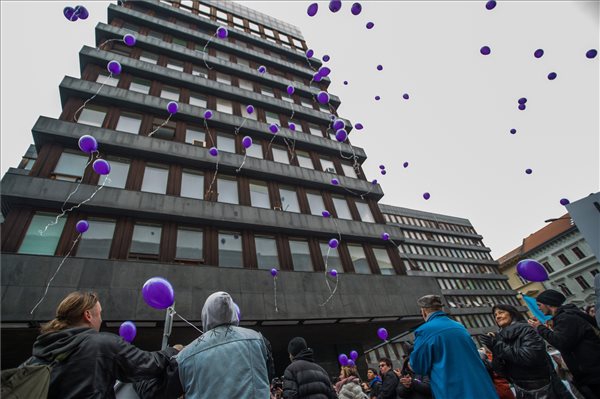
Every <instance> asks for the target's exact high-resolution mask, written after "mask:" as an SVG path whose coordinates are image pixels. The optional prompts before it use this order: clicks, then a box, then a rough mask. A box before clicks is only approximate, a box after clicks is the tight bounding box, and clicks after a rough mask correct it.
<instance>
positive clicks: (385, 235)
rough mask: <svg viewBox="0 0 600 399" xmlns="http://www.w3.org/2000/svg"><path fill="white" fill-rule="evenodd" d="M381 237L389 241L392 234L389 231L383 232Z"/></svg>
mask: <svg viewBox="0 0 600 399" xmlns="http://www.w3.org/2000/svg"><path fill="white" fill-rule="evenodd" d="M381 239H382V240H383V241H387V240H389V239H390V235H389V234H388V233H381Z"/></svg>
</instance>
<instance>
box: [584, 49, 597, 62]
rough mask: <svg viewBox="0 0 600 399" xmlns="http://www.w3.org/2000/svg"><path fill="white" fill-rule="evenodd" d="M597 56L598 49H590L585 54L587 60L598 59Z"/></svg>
mask: <svg viewBox="0 0 600 399" xmlns="http://www.w3.org/2000/svg"><path fill="white" fill-rule="evenodd" d="M597 55H598V50H596V49H590V50H588V51H587V52H586V53H585V56H586V57H587V58H589V59H590V60H591V59H592V58H596V56H597Z"/></svg>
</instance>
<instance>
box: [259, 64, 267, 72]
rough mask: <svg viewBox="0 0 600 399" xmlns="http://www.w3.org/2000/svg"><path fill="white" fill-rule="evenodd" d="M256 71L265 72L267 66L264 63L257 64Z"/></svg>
mask: <svg viewBox="0 0 600 399" xmlns="http://www.w3.org/2000/svg"><path fill="white" fill-rule="evenodd" d="M258 72H259V73H265V72H267V67H266V66H264V65H261V66H259V67H258Z"/></svg>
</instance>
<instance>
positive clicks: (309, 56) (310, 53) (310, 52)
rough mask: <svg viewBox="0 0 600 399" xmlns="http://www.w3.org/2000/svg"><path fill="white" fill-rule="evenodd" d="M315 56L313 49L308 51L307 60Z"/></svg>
mask: <svg viewBox="0 0 600 399" xmlns="http://www.w3.org/2000/svg"><path fill="white" fill-rule="evenodd" d="M315 4H316V3H315ZM313 55H315V52H314V51H313V50H312V49H308V50H306V58H312V56H313Z"/></svg>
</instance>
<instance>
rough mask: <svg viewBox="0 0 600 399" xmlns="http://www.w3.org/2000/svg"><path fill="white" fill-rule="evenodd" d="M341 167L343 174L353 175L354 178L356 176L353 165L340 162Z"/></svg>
mask: <svg viewBox="0 0 600 399" xmlns="http://www.w3.org/2000/svg"><path fill="white" fill-rule="evenodd" d="M342 169H343V170H344V175H345V176H348V177H353V178H355V179H356V178H358V176H357V175H356V170H355V169H354V167H353V166H352V165H348V164H345V163H342Z"/></svg>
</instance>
